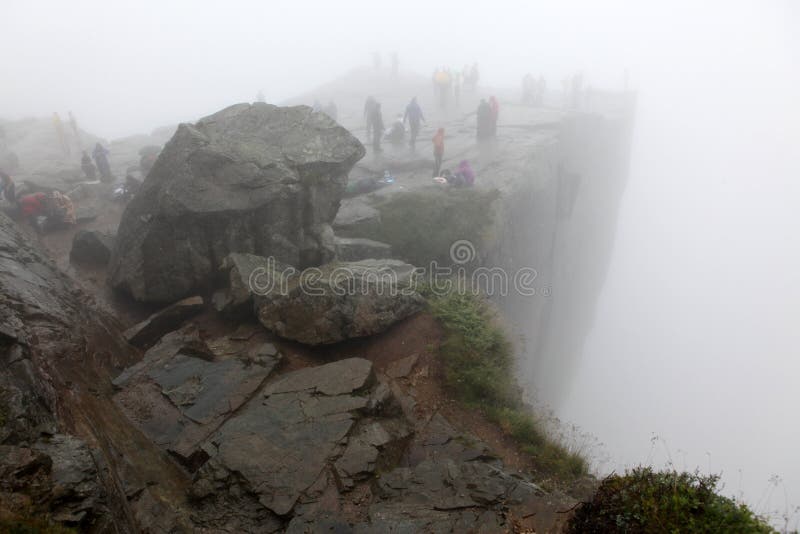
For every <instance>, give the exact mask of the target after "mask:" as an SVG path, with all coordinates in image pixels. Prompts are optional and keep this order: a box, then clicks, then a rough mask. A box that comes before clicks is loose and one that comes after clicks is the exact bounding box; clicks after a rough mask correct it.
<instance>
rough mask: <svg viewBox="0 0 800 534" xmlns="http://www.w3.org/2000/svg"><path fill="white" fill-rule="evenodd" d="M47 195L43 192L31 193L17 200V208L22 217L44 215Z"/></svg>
mask: <svg viewBox="0 0 800 534" xmlns="http://www.w3.org/2000/svg"><path fill="white" fill-rule="evenodd" d="M46 202H47V195H45V194H44V193H33V194H32V195H25V196H24V197H21V198H20V199H19V201H18V203H19V209H20V212H21V213H22V216H23V217H38V216H39V215H44V212H45V211H46V209H47V205H46Z"/></svg>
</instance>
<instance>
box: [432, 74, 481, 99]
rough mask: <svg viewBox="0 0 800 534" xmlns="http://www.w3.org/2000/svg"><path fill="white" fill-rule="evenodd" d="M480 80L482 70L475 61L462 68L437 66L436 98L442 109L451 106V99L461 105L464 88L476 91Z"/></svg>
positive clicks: (435, 79)
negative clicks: (470, 65)
mask: <svg viewBox="0 0 800 534" xmlns="http://www.w3.org/2000/svg"><path fill="white" fill-rule="evenodd" d="M479 80H480V71H479V70H478V64H477V63H473V64H472V67H469V66H467V65H464V68H463V69H461V70H459V69H451V68H449V67H437V68H436V69H435V70H434V71H433V93H434V98H435V99H436V101H437V102H438V103H439V107H440V108H442V109H446V108H447V107H448V106H449V104H450V101H451V99H452V100H453V101H454V102H455V105H456V107H458V106H460V105H461V92H462V90H464V91H467V92H470V93H474V92H475V91H476V90H477V88H478V81H479Z"/></svg>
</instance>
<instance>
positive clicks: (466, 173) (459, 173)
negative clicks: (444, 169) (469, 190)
mask: <svg viewBox="0 0 800 534" xmlns="http://www.w3.org/2000/svg"><path fill="white" fill-rule="evenodd" d="M456 180H457V182H458V185H461V186H465V187H472V186H473V185H475V171H473V170H472V167H471V166H470V164H469V162H468V161H467V160H465V159H462V160H461V163H459V164H458V169H456Z"/></svg>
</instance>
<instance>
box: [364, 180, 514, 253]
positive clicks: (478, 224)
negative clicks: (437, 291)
mask: <svg viewBox="0 0 800 534" xmlns="http://www.w3.org/2000/svg"><path fill="white" fill-rule="evenodd" d="M498 197H499V192H498V191H496V190H492V191H485V190H479V189H452V190H442V189H440V188H429V189H424V190H422V191H414V192H410V193H404V194H396V195H393V196H392V197H390V198H389V199H388V200H386V201H384V202H382V203H381V204H378V205H377V206H375V207H376V208H377V209H378V210H379V211H380V213H381V226H380V229H379V230H377V233H376V234H375V235H372V236H369V237H372V238H374V239H377V240H379V241H383V242H384V243H388V244H390V245H391V246H392V250H393V251H394V254H395V255H396V256H398V257H401V258H403V259H405V260H406V261H408V262H410V263H412V264H414V265H417V266H420V267H422V266H427V265H428V264H429V263H430V262H432V261H436V262H438V263H439V265H450V264H451V259H450V246H451V245H452V244H453V242H455V241H458V240H462V239H466V240H468V241H471V242H473V243H476V244H477V243H480V241H481V239H482V237H483V234H484V232H485V231H486V229H487V228H488V227H489V225H490V224H491V222H492V203H493V202H494V201H495V200H496V199H497V198H498Z"/></svg>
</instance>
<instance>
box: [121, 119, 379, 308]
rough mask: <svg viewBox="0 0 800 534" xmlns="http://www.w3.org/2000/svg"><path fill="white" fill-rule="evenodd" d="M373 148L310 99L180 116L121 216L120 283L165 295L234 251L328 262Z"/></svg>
mask: <svg viewBox="0 0 800 534" xmlns="http://www.w3.org/2000/svg"><path fill="white" fill-rule="evenodd" d="M364 153H365V152H364V147H363V146H362V145H361V143H360V142H359V141H358V140H357V139H356V138H354V137H353V136H352V135H350V133H349V132H348V131H347V130H345V129H344V128H342V127H341V126H339V125H338V124H336V123H335V122H334V121H333V120H331V119H330V118H329V117H327V116H326V115H324V114H322V113H315V112H312V110H311V109H310V108H308V107H304V106H298V107H289V108H279V107H276V106H272V105H268V104H263V103H256V104H252V105H250V104H238V105H235V106H231V107H229V108H226V109H224V110H222V111H220V112H218V113H216V114H214V115H211V116H209V117H206V118H204V119H201V120H200V121H198V122H197V123H196V124H194V125H189V124H183V125H181V126H180V127H179V128H178V131H177V132H176V133H175V135H174V136H173V138H172V140H171V141H170V142H169V143H167V145H166V146H165V147H164V150H163V151H162V153H161V155H160V156H159V158H158V160H157V161H156V163H155V165H154V166H153V168H152V170H151V171H150V172H149V174H148V175H147V178H146V179H145V181H144V183H143V184H142V188H141V190H140V192H139V194H138V195H137V196H136V197H135V198H134V200H133V201H132V202H131V203H130V204H129V205H128V207H127V209H126V210H125V213H124V215H123V217H122V221H121V223H120V227H119V232H118V243H117V247H116V249H115V253H114V256H113V257H112V261H111V270H110V273H111V282H112V284H113V286H114V287H116V288H118V289H121V290H124V291H127V292H128V293H130V294H131V295H132V296H133V297H134V298H136V299H137V300H141V301H147V302H162V303H163V302H170V301H174V300H176V299H178V298H181V297H185V296H186V295H187V294H189V293H190V292H191V291H192V290H193V289H194V288H198V287H205V286H208V285H209V284H210V282H211V279H212V278H213V277H214V276H215V275H216V270H217V268H218V267H219V265H220V264H221V262H222V260H223V259H224V258H225V256H227V255H228V254H229V253H231V252H243V253H252V254H257V255H260V256H265V257H267V256H274V257H275V258H277V259H278V260H280V261H282V262H285V263H288V264H290V265H294V266H298V267H305V266H308V265H320V264H322V263H325V262H326V261H329V260H330V259H332V258H333V253H334V251H333V244H332V239H333V233H332V231H331V228H330V224H331V223H332V222H333V219H334V217H335V216H336V212H337V210H338V208H339V202H340V200H341V197H342V193H343V192H344V187H345V185H346V182H347V174H348V172H349V171H350V169H351V168H352V167H353V165H354V164H355V163H356V162H357V161H358V160H359V159H361V157H363V155H364Z"/></svg>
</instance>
